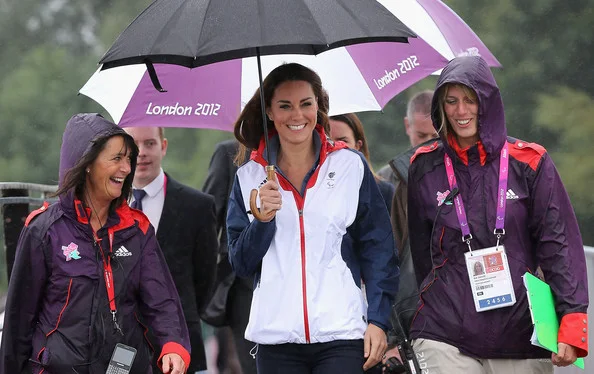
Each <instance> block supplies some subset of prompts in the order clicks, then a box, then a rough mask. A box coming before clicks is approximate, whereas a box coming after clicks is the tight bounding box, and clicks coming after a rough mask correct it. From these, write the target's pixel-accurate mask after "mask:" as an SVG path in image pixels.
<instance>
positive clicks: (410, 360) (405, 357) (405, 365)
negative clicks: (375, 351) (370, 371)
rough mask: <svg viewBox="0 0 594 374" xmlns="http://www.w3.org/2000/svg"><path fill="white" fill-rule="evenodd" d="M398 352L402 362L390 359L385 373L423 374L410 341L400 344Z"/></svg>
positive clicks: (386, 364)
mask: <svg viewBox="0 0 594 374" xmlns="http://www.w3.org/2000/svg"><path fill="white" fill-rule="evenodd" d="M398 352H399V353H400V358H401V359H402V362H400V361H398V359H397V358H396V357H390V358H389V359H388V360H387V361H386V363H385V364H384V365H383V366H384V369H385V371H384V373H387V374H401V373H402V374H404V373H406V374H421V368H420V367H419V362H418V361H417V357H416V355H415V352H414V351H413V349H412V346H411V345H410V342H409V341H408V340H405V341H403V342H402V343H400V344H398Z"/></svg>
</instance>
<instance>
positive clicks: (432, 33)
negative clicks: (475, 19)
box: [378, 0, 501, 67]
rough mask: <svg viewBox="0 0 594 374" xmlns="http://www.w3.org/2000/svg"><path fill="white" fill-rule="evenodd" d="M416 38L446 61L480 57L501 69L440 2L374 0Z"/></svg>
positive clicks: (471, 32)
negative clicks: (464, 57)
mask: <svg viewBox="0 0 594 374" xmlns="http://www.w3.org/2000/svg"><path fill="white" fill-rule="evenodd" d="M378 2H379V3H381V4H382V5H383V6H384V7H386V8H387V9H388V10H389V11H390V12H392V13H393V14H394V15H396V16H397V17H398V19H400V20H401V21H402V22H403V23H404V24H405V25H406V26H407V27H409V28H410V29H411V30H412V31H414V32H415V33H416V34H417V35H418V37H419V38H421V39H423V40H425V41H426V42H427V43H429V45H431V47H433V48H435V49H436V50H437V51H438V52H439V53H440V54H441V55H443V56H444V57H445V58H447V59H448V61H449V60H451V59H453V58H454V57H460V56H481V57H482V58H483V59H485V61H486V62H487V64H488V65H489V66H491V67H501V64H500V63H499V61H497V59H496V58H495V56H493V54H492V53H491V52H490V51H489V49H488V48H487V47H486V46H485V44H484V43H483V42H482V41H481V40H480V39H479V37H478V36H477V35H476V34H475V33H474V31H472V29H471V28H470V27H469V26H468V25H467V24H466V23H465V22H464V20H462V18H460V16H458V14H456V12H454V11H453V10H452V9H450V8H449V7H448V6H447V5H445V4H444V3H443V2H442V1H440V0H378Z"/></svg>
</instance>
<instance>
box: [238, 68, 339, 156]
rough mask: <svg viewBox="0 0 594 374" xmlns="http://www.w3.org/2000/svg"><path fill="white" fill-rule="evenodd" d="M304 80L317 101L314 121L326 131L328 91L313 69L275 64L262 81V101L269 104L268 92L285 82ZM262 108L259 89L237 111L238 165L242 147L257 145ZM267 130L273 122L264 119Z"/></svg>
mask: <svg viewBox="0 0 594 374" xmlns="http://www.w3.org/2000/svg"><path fill="white" fill-rule="evenodd" d="M290 81H304V82H307V83H309V84H310V85H311V88H312V90H313V92H314V95H315V96H316V98H317V102H318V118H317V122H318V124H320V125H322V126H323V128H324V130H325V131H326V134H329V133H330V125H329V123H328V95H327V93H326V91H325V90H324V88H323V87H322V80H321V79H320V76H319V75H318V74H317V73H316V72H315V71H313V70H311V69H309V68H307V67H305V66H303V65H300V64H297V63H290V64H283V65H280V66H278V67H277V68H275V69H274V70H272V71H271V72H270V74H268V76H267V77H266V78H265V79H264V81H263V82H262V86H263V88H264V104H265V106H266V108H269V107H270V105H271V101H272V96H273V95H274V91H275V90H276V88H277V87H278V86H279V85H281V84H282V83H285V82H290ZM262 122H263V119H262V108H261V106H260V89H258V90H257V91H256V93H254V96H252V98H251V99H250V101H248V103H247V104H246V106H245V108H243V110H242V111H241V114H240V115H239V118H238V119H237V121H236V122H235V125H234V130H233V132H234V134H235V138H237V140H238V141H239V149H238V152H237V155H236V156H235V163H236V164H237V165H241V164H242V163H243V162H244V158H245V155H246V150H248V149H257V148H258V146H259V145H260V140H261V139H262V136H263V135H264V134H263V129H262ZM267 124H268V127H267V130H268V131H270V130H271V129H274V122H272V121H270V120H267Z"/></svg>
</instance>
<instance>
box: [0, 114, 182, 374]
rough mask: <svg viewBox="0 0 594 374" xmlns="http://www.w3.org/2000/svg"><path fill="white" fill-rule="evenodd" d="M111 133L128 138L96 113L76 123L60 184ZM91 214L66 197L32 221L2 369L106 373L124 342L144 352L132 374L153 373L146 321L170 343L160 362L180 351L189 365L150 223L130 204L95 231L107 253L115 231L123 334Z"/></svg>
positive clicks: (13, 291) (69, 130) (24, 237)
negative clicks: (117, 347)
mask: <svg viewBox="0 0 594 374" xmlns="http://www.w3.org/2000/svg"><path fill="white" fill-rule="evenodd" d="M105 135H107V136H110V135H123V136H128V135H127V134H126V133H125V132H124V131H123V130H122V129H121V128H119V127H117V126H116V125H114V124H112V123H110V122H109V121H107V120H105V119H103V118H102V117H101V116H99V115H91V114H79V115H75V116H73V117H72V118H71V119H70V121H69V122H68V124H67V126H66V130H65V132H64V137H63V143H62V149H61V155H60V180H61V182H62V181H63V178H64V174H65V172H66V171H67V170H68V169H70V168H71V167H73V166H74V165H75V164H76V162H78V160H79V159H80V158H81V157H82V156H83V154H84V153H86V152H87V151H88V150H89V149H90V146H91V143H92V141H93V139H95V138H98V137H103V136H105ZM134 167H135V160H133V162H132V170H134ZM129 177H133V173H132V174H131V175H130V176H129ZM86 217H87V214H86V213H85V210H84V208H83V206H82V204H81V203H80V201H78V200H76V199H75V197H74V195H73V194H72V193H68V194H66V195H62V196H60V201H59V202H57V203H55V204H53V205H51V206H49V207H48V208H45V206H44V207H42V208H41V209H38V210H37V211H34V212H32V213H31V215H30V216H29V218H28V219H27V221H26V223H25V227H24V229H23V231H22V232H21V236H20V239H19V243H18V247H17V251H16V258H15V263H14V268H13V272H12V276H11V279H10V283H9V288H8V297H7V304H6V314H5V319H4V331H3V335H2V348H1V353H0V359H1V360H2V361H1V364H0V373H2V374H9V373H10V374H13V373H50V374H61V373H74V372H76V373H89V374H91V373H101V374H103V373H105V370H106V369H107V365H108V363H109V360H110V358H111V354H112V352H113V349H114V347H115V344H116V343H118V342H121V343H123V344H126V345H129V346H132V347H134V348H136V349H137V353H136V358H135V360H134V364H133V366H132V371H131V373H135V374H140V373H142V374H146V373H151V372H152V368H151V365H150V360H151V357H152V353H153V352H152V347H150V346H149V343H148V340H147V339H146V337H145V333H146V330H147V329H146V327H145V326H144V325H143V324H146V326H149V327H150V329H151V331H152V333H153V335H154V336H155V338H156V340H157V341H158V343H159V345H160V346H161V347H163V348H162V350H161V356H160V357H162V356H163V355H164V354H167V353H178V354H179V355H180V356H181V357H182V358H183V359H184V361H185V363H186V367H187V366H188V365H189V361H190V356H189V351H190V343H189V337H188V331H187V327H186V322H185V320H184V316H183V312H182V308H181V304H180V301H179V297H178V294H177V291H176V289H175V286H174V284H173V281H172V279H171V275H170V273H169V271H168V268H167V264H166V263H165V259H164V258H163V254H162V253H161V250H160V248H159V245H158V243H157V240H156V238H155V231H154V229H153V227H152V226H151V225H150V223H149V221H148V219H147V218H146V217H145V216H144V215H143V214H142V212H140V211H137V210H133V209H131V208H129V207H128V205H127V204H126V203H124V204H122V205H121V206H120V207H119V208H117V209H116V210H115V212H112V213H110V215H109V217H108V220H107V223H106V224H105V226H104V227H103V228H101V229H100V230H99V231H98V232H97V236H98V237H99V238H100V239H101V241H100V245H101V246H102V248H103V251H105V252H106V253H107V252H109V240H108V238H107V235H108V228H111V229H113V230H114V241H113V255H112V256H111V258H112V261H111V263H112V268H113V283H114V284H115V299H116V308H117V319H118V322H119V325H120V326H121V329H122V331H123V335H122V334H120V333H118V332H117V331H116V330H115V329H114V325H113V321H112V315H111V311H110V308H109V302H108V297H107V291H106V287H105V281H104V279H105V278H104V277H103V262H102V257H101V255H100V252H99V248H98V246H97V245H94V244H93V243H94V241H93V233H92V229H91V226H90V225H89V223H88V220H87V218H86ZM160 357H159V358H160Z"/></svg>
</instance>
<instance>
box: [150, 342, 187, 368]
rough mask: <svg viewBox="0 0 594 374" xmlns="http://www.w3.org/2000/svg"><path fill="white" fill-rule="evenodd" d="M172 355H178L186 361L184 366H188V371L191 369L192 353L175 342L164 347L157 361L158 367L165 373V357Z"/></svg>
mask: <svg viewBox="0 0 594 374" xmlns="http://www.w3.org/2000/svg"><path fill="white" fill-rule="evenodd" d="M170 353H175V354H178V355H179V356H180V357H181V358H182V360H184V364H186V370H187V368H189V367H190V353H189V352H188V351H187V350H186V349H185V348H184V347H183V346H182V345H181V344H179V343H175V342H167V343H165V345H163V349H162V350H161V355H160V356H159V359H158V360H157V365H158V366H159V369H161V371H163V356H165V355H168V354H170Z"/></svg>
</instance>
